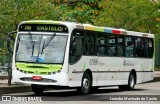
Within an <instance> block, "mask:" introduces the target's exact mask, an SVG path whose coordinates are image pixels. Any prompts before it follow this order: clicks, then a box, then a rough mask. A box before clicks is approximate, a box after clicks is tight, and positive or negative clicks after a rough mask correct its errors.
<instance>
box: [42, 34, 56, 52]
mask: <svg viewBox="0 0 160 104" xmlns="http://www.w3.org/2000/svg"><path fill="white" fill-rule="evenodd" d="M55 36H56V33H54V34H53V35H52V36H51V37H50V38H49V39H48V41H47V42H45V41H44V42H43V46H42V51H41V54H42V53H43V50H44V49H45V48H46V47H47V46H48V45H49V43H50V42H51V41H52V39H53V38H54V37H55ZM45 43H46V44H45Z"/></svg>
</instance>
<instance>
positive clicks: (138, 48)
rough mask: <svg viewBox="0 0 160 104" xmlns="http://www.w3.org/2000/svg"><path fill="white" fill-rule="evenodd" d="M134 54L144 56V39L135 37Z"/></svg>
mask: <svg viewBox="0 0 160 104" xmlns="http://www.w3.org/2000/svg"><path fill="white" fill-rule="evenodd" d="M135 55H136V57H144V39H143V38H139V37H138V38H136V39H135Z"/></svg>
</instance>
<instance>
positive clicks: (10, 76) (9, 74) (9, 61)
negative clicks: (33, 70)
mask: <svg viewBox="0 0 160 104" xmlns="http://www.w3.org/2000/svg"><path fill="white" fill-rule="evenodd" d="M10 40H11V39H10V37H9V36H8V37H7V48H8V52H7V56H8V85H9V86H11V79H12V69H11V67H10V66H11V65H10V63H11V57H10V51H9V50H10V44H11V42H10Z"/></svg>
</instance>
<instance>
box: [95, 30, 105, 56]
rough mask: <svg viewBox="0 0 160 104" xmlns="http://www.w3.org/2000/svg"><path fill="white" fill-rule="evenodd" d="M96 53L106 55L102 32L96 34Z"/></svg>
mask: <svg viewBox="0 0 160 104" xmlns="http://www.w3.org/2000/svg"><path fill="white" fill-rule="evenodd" d="M97 55H100V56H104V55H106V44H105V38H104V34H100V33H98V34H97Z"/></svg>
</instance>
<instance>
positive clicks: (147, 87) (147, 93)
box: [0, 79, 160, 104]
mask: <svg viewBox="0 0 160 104" xmlns="http://www.w3.org/2000/svg"><path fill="white" fill-rule="evenodd" d="M157 95H158V96H157ZM3 96H12V97H13V96H16V97H17V96H21V97H23V98H25V97H27V99H28V98H31V99H34V98H35V99H37V100H42V101H43V102H41V101H40V102H23V103H30V104H32V103H33V104H44V103H45V104H51V103H52V104H53V101H54V103H56V104H61V103H64V102H65V104H82V103H83V104H98V103H102V104H103V103H104V104H105V103H107V104H144V103H145V104H160V79H155V80H154V81H152V82H148V83H143V84H138V85H136V86H135V90H133V91H120V90H119V89H118V87H105V88H100V89H99V90H98V91H97V92H95V93H91V94H89V95H79V94H78V93H77V92H76V91H75V90H50V91H45V92H44V95H43V96H36V95H35V94H34V93H33V92H25V93H10V94H3ZM36 97H37V98H36ZM124 97H128V99H131V98H132V99H131V101H130V100H125V101H124V99H121V98H124ZM142 97H144V101H142V100H141V99H140V98H142ZM115 98H116V100H114V99H115ZM117 99H119V100H120V101H119V100H117ZM139 99H140V100H139ZM14 100H16V99H14ZM112 100H113V101H112ZM153 100H154V101H153ZM157 100H159V101H157ZM44 101H50V102H44ZM0 103H1V104H6V102H5V101H3V102H0ZM7 103H8V104H15V102H7ZM18 103H20V104H21V103H22V102H16V104H18Z"/></svg>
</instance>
